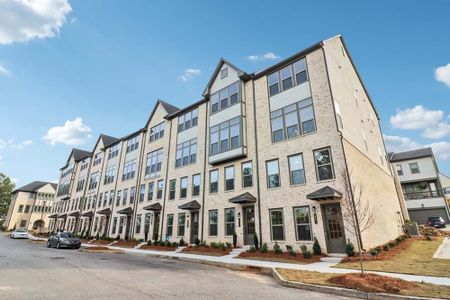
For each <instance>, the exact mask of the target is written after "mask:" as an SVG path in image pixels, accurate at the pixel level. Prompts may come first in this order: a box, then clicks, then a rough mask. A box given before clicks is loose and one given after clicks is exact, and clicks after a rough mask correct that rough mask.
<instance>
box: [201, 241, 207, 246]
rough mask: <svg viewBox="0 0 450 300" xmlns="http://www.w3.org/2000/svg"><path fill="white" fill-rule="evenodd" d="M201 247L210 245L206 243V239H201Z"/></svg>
mask: <svg viewBox="0 0 450 300" xmlns="http://www.w3.org/2000/svg"><path fill="white" fill-rule="evenodd" d="M200 247H208V246H207V245H206V241H201V242H200Z"/></svg>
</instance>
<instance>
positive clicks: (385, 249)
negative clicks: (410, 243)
mask: <svg viewBox="0 0 450 300" xmlns="http://www.w3.org/2000/svg"><path fill="white" fill-rule="evenodd" d="M389 250H391V247H390V246H389V244H385V245H384V246H383V251H389Z"/></svg>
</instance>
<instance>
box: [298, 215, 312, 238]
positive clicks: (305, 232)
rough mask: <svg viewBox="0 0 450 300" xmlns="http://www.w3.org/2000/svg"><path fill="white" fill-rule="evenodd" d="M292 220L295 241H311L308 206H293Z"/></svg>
mask: <svg viewBox="0 0 450 300" xmlns="http://www.w3.org/2000/svg"><path fill="white" fill-rule="evenodd" d="M294 221H295V230H296V235H297V241H311V240H312V235H311V223H310V214H309V207H308V206H303V207H294Z"/></svg>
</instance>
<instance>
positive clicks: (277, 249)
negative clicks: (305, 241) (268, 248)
mask: <svg viewBox="0 0 450 300" xmlns="http://www.w3.org/2000/svg"><path fill="white" fill-rule="evenodd" d="M273 251H274V252H275V254H282V253H283V250H281V247H280V245H278V243H277V242H275V245H273Z"/></svg>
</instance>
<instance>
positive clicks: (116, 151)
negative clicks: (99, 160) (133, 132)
mask: <svg viewBox="0 0 450 300" xmlns="http://www.w3.org/2000/svg"><path fill="white" fill-rule="evenodd" d="M117 155H119V144H116V145H114V146H112V147H111V148H109V152H108V159H111V158H113V157H116V156H117Z"/></svg>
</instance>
